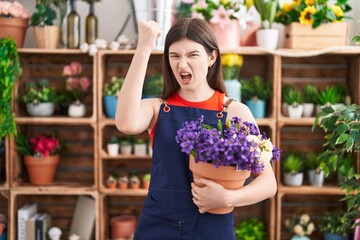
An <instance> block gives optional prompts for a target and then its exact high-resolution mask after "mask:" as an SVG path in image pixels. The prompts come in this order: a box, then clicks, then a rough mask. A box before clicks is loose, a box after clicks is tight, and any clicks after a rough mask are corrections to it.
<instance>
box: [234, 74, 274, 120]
mask: <svg viewBox="0 0 360 240" xmlns="http://www.w3.org/2000/svg"><path fill="white" fill-rule="evenodd" d="M240 82H241V95H242V97H243V98H244V99H245V103H246V105H247V106H248V107H249V109H250V111H251V113H252V114H253V115H254V117H255V118H264V117H265V110H266V100H267V99H268V98H269V97H270V95H271V85H270V83H269V82H267V81H264V79H263V78H262V77H260V76H254V77H253V78H251V79H249V80H240Z"/></svg>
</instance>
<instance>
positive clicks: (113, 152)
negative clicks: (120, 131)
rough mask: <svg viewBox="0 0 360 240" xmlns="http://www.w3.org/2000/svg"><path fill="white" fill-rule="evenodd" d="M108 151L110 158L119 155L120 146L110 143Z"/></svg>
mask: <svg viewBox="0 0 360 240" xmlns="http://www.w3.org/2000/svg"><path fill="white" fill-rule="evenodd" d="M107 151H108V154H109V156H117V155H119V144H118V143H108V144H107Z"/></svg>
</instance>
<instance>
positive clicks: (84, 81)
mask: <svg viewBox="0 0 360 240" xmlns="http://www.w3.org/2000/svg"><path fill="white" fill-rule="evenodd" d="M89 86H90V81H89V79H88V78H87V77H82V78H80V87H81V90H83V91H86V90H88V88H89Z"/></svg>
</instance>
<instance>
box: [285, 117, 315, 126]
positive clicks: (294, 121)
mask: <svg viewBox="0 0 360 240" xmlns="http://www.w3.org/2000/svg"><path fill="white" fill-rule="evenodd" d="M314 122H315V118H312V117H310V118H288V117H280V118H279V120H278V123H279V124H281V125H297V126H304V125H306V126H312V125H313V124H314Z"/></svg>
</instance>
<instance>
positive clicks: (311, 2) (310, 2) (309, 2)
mask: <svg viewBox="0 0 360 240" xmlns="http://www.w3.org/2000/svg"><path fill="white" fill-rule="evenodd" d="M305 4H306V5H308V6H309V5H314V4H315V0H305Z"/></svg>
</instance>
